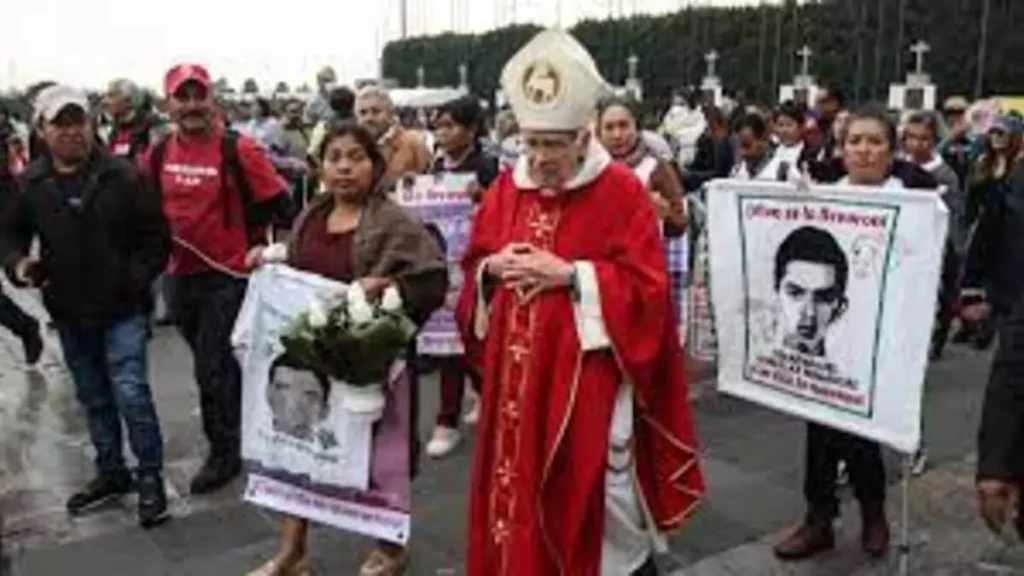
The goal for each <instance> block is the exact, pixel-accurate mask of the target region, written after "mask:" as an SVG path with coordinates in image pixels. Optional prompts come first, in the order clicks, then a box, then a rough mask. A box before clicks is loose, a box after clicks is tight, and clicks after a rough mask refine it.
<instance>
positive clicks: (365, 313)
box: [281, 283, 416, 415]
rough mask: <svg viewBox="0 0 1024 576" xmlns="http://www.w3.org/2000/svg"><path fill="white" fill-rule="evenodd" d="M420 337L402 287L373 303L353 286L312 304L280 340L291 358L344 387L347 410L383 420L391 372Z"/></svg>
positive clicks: (343, 393)
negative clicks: (407, 312)
mask: <svg viewBox="0 0 1024 576" xmlns="http://www.w3.org/2000/svg"><path fill="white" fill-rule="evenodd" d="M415 333H416V325H415V324H413V322H412V320H410V319H409V318H408V317H407V316H406V315H405V314H404V313H403V312H402V298H401V296H400V294H399V293H398V289H397V288H395V287H394V286H391V287H388V288H387V289H385V290H384V293H383V295H382V297H381V299H380V301H379V302H375V303H371V302H370V301H369V300H368V298H367V296H366V292H365V291H364V290H363V288H362V286H360V285H359V284H357V283H353V284H351V285H350V286H349V287H348V290H346V291H345V292H344V293H342V294H340V295H337V296H333V297H330V298H328V299H316V300H314V301H312V302H311V303H310V306H309V310H307V311H306V312H303V313H302V314H300V315H299V316H298V317H297V318H296V319H295V321H294V322H293V324H292V325H291V327H290V328H289V329H288V330H287V331H286V332H285V333H284V334H282V335H281V344H282V345H283V346H284V349H285V353H286V354H287V355H288V356H289V357H291V358H293V359H295V360H296V361H298V362H301V363H303V364H305V365H306V366H308V367H309V368H310V369H311V370H313V371H315V372H319V373H321V374H324V375H326V376H327V377H328V378H329V379H330V380H331V382H332V384H336V385H339V386H340V387H341V391H342V397H341V401H342V405H343V406H344V407H345V408H346V409H348V410H349V411H351V412H355V413H364V414H367V413H373V414H378V415H379V413H380V412H381V410H382V409H383V407H384V392H383V389H384V385H385V384H386V383H387V381H388V378H389V376H390V373H391V367H392V366H393V365H394V363H395V360H397V359H398V358H399V357H400V356H401V355H402V354H404V353H405V351H406V349H407V348H408V345H409V343H410V342H411V341H412V338H413V336H414V335H415Z"/></svg>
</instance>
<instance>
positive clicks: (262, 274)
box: [232, 265, 374, 490]
mask: <svg viewBox="0 0 1024 576" xmlns="http://www.w3.org/2000/svg"><path fill="white" fill-rule="evenodd" d="M345 289H346V287H345V284H341V283H339V282H334V281H332V280H328V279H327V278H323V277H321V276H317V275H315V274H308V273H305V272H299V271H297V270H294V269H292V268H288V267H286V266H283V265H271V266H266V267H264V268H261V269H260V270H258V271H256V272H255V273H254V274H253V275H252V276H251V277H250V278H249V288H248V291H247V292H246V297H245V302H244V303H243V306H242V310H241V312H240V313H239V316H238V320H237V321H236V323H235V332H234V334H233V335H232V343H233V345H234V347H235V351H236V356H237V357H238V361H239V365H240V366H241V368H242V374H243V376H242V382H243V384H244V385H243V389H242V408H243V412H242V457H243V458H244V459H246V460H248V461H251V462H255V463H257V464H259V465H260V466H261V467H263V468H267V469H272V470H280V471H282V472H286V473H288V474H293V475H296V476H304V477H308V478H309V479H310V481H312V482H314V483H316V484H327V485H331V486H337V487H347V488H356V489H359V490H366V489H367V488H368V483H369V477H370V447H371V439H372V436H373V424H374V421H373V420H372V419H369V418H367V417H365V416H361V415H355V414H351V413H349V412H348V411H346V410H345V409H344V408H342V406H341V403H340V400H341V398H340V394H339V393H338V391H337V390H333V387H331V386H330V385H327V386H324V385H322V383H321V382H320V381H319V380H318V379H317V376H316V375H314V374H313V373H312V372H309V371H307V370H297V369H294V368H289V367H286V366H276V365H275V360H276V359H277V358H278V357H280V356H281V354H282V353H283V352H284V348H283V346H282V345H281V333H282V332H283V331H285V330H287V329H288V328H289V327H290V325H291V323H292V322H293V321H294V319H295V318H296V317H298V315H299V314H300V313H302V312H304V311H306V310H308V309H309V306H310V304H311V303H312V302H313V300H314V299H317V298H322V297H324V296H326V295H329V294H332V293H337V292H343V291H344V290H345ZM325 396H326V397H325Z"/></svg>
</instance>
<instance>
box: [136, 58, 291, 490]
mask: <svg viewBox="0 0 1024 576" xmlns="http://www.w3.org/2000/svg"><path fill="white" fill-rule="evenodd" d="M212 84H213V83H212V82H211V80H210V74H209V72H207V71H206V69H205V68H203V67H202V66H198V65H194V64H181V65H178V66H175V67H174V68H171V70H170V71H168V72H167V75H166V76H165V77H164V92H165V93H166V96H167V108H168V112H169V113H170V116H171V121H172V122H174V123H175V125H176V127H177V129H176V130H175V131H174V132H173V133H172V134H170V135H169V136H168V137H167V139H166V140H163V141H161V142H160V143H158V144H156V145H154V146H153V147H152V149H150V150H149V151H148V153H147V154H146V156H145V157H144V158H143V168H144V169H146V170H147V171H148V172H149V173H150V177H151V178H152V179H153V181H154V184H155V185H156V186H157V187H158V188H159V189H160V190H162V192H163V202H164V212H165V213H166V214H167V218H168V220H169V221H170V225H171V233H172V237H173V240H174V249H173V251H172V254H171V261H170V264H169V267H168V270H167V273H168V277H169V279H170V285H171V296H172V298H171V300H172V302H171V303H170V305H171V307H172V310H173V317H174V319H175V321H176V322H177V324H178V328H179V330H180V331H181V333H182V335H183V336H184V338H185V340H186V342H188V345H189V348H190V349H191V350H192V354H193V357H194V371H195V378H196V381H197V383H198V385H199V403H200V408H201V411H202V417H203V431H204V432H205V434H206V437H207V440H208V441H209V443H210V452H209V455H208V457H207V459H206V461H205V463H204V464H203V466H202V468H201V469H200V470H199V472H198V474H197V475H196V476H195V478H193V480H192V484H191V489H192V493H193V494H204V493H208V492H212V491H214V490H217V489H219V488H221V487H222V486H224V485H225V484H227V483H228V482H230V481H231V480H232V479H233V478H234V477H235V476H237V475H238V473H239V472H240V471H241V459H240V445H241V442H240V436H241V372H240V369H239V366H238V363H237V362H236V360H235V358H234V356H233V355H232V352H231V343H230V336H231V330H232V327H233V326H234V323H235V317H236V316H237V314H238V310H239V308H240V307H241V304H242V299H243V297H244V295H245V290H246V273H247V270H248V269H249V267H250V262H251V261H252V260H251V257H250V255H252V254H256V253H257V252H258V251H259V250H260V249H261V245H262V244H264V243H265V237H266V229H267V226H268V225H269V224H270V222H271V221H272V220H274V219H276V218H278V217H288V216H290V215H291V211H292V210H291V202H290V200H289V196H288V194H287V189H288V188H287V185H286V183H285V182H284V181H283V180H282V179H281V178H280V177H278V176H277V174H276V173H275V171H274V168H273V166H272V165H271V164H270V161H269V159H268V158H267V156H266V154H265V153H264V152H263V150H262V149H261V148H260V147H259V145H258V144H257V143H256V142H254V141H252V140H251V139H249V138H247V137H245V136H242V135H239V134H237V133H233V132H229V131H226V130H225V128H224V126H223V125H222V124H221V122H220V121H219V120H218V115H217V111H216V106H215V103H214V100H213V90H212Z"/></svg>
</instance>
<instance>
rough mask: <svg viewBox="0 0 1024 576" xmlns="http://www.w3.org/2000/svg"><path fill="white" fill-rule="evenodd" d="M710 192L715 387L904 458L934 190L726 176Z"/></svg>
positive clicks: (931, 270) (931, 268) (918, 376)
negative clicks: (804, 184)
mask: <svg viewBox="0 0 1024 576" xmlns="http://www.w3.org/2000/svg"><path fill="white" fill-rule="evenodd" d="M708 198H709V207H708V208H709V254H710V270H711V290H712V301H713V303H714V313H715V327H716V330H717V335H718V360H719V364H718V383H719V390H721V391H723V392H726V393H729V394H732V395H735V396H738V397H741V398H744V399H747V400H750V401H753V402H756V403H758V404H761V405H764V406H767V407H769V408H773V409H776V410H779V411H782V412H786V413H789V414H793V415H796V416H799V417H801V418H805V419H808V420H813V421H815V422H818V423H821V424H824V425H827V426H831V427H834V428H837V429H841V430H845V431H847V432H850V433H852V434H856V435H858V436H863V437H867V438H871V439H873V440H877V441H879V442H881V443H883V444H885V445H888V446H891V447H893V448H895V449H897V450H899V451H901V452H912V451H914V450H915V449H916V448H917V446H918V444H919V442H920V419H921V393H922V387H923V383H924V372H925V368H926V365H927V354H928V345H929V342H930V338H931V328H932V323H933V321H934V316H935V309H936V308H935V306H936V297H937V290H938V285H939V271H940V267H941V262H942V249H943V246H944V243H945V236H946V231H947V230H946V229H947V222H948V221H947V217H948V212H947V210H946V208H945V206H944V204H943V203H942V201H941V197H940V194H939V192H938V191H924V192H922V191H904V190H902V189H889V188H885V189H869V188H861V187H853V186H839V185H836V186H820V187H819V186H816V187H812V188H811V189H810V190H800V189H797V188H796V187H795V186H792V185H787V184H775V183H757V182H748V181H734V180H724V181H718V182H715V183H714V184H713V185H712V188H711V190H710V192H709V194H708Z"/></svg>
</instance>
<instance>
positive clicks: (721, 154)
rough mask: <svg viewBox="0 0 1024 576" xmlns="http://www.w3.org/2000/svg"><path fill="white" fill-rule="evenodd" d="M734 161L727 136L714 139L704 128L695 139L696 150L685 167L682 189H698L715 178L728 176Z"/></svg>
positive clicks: (730, 143)
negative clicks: (691, 159)
mask: <svg viewBox="0 0 1024 576" xmlns="http://www.w3.org/2000/svg"><path fill="white" fill-rule="evenodd" d="M734 162H735V154H734V153H733V149H732V142H731V141H730V140H729V138H728V137H723V138H718V139H716V138H715V137H714V136H712V135H711V133H710V132H708V131H706V130H705V131H704V133H703V134H701V135H700V138H698V139H697V145H696V152H695V153H694V156H693V161H692V162H690V165H689V166H688V167H687V169H686V177H685V178H684V181H683V189H684V190H689V191H695V190H700V188H701V187H702V186H704V184H707V183H708V182H710V181H712V180H714V179H715V178H728V177H729V173H730V172H731V171H732V166H733V163H734Z"/></svg>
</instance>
